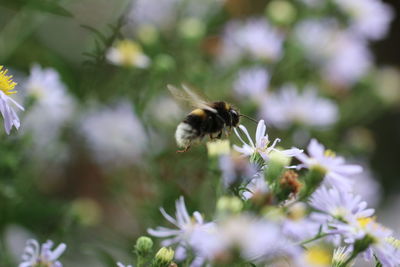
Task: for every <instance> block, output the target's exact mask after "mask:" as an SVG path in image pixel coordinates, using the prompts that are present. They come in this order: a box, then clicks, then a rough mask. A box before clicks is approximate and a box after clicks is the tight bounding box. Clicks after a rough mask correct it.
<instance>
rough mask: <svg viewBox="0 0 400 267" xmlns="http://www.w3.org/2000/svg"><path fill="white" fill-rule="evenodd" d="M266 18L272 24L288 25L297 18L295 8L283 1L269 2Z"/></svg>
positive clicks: (288, 2)
mask: <svg viewBox="0 0 400 267" xmlns="http://www.w3.org/2000/svg"><path fill="white" fill-rule="evenodd" d="M265 12H266V15H267V17H268V18H269V19H270V20H271V21H272V22H274V23H276V24H280V25H288V24H291V23H293V22H294V20H295V19H296V16H297V10H296V8H295V7H294V6H293V5H292V4H291V3H290V1H285V0H273V1H271V2H270V3H269V4H268V6H267V8H266V10H265Z"/></svg>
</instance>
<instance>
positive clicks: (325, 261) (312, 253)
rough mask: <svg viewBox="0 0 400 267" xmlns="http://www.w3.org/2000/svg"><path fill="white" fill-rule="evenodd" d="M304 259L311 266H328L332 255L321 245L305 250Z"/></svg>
mask: <svg viewBox="0 0 400 267" xmlns="http://www.w3.org/2000/svg"><path fill="white" fill-rule="evenodd" d="M305 258H306V261H307V262H308V263H309V264H310V265H312V266H330V263H331V259H332V255H331V253H330V252H329V251H328V250H327V249H325V248H322V247H310V248H308V250H307V251H306V252H305Z"/></svg>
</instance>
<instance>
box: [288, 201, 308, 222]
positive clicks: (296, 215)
mask: <svg viewBox="0 0 400 267" xmlns="http://www.w3.org/2000/svg"><path fill="white" fill-rule="evenodd" d="M306 213H307V208H306V206H305V205H304V204H303V203H297V204H295V205H293V206H292V207H291V208H290V209H289V210H288V215H287V216H288V218H289V219H291V220H293V221H300V220H301V219H303V218H304V217H305V216H306Z"/></svg>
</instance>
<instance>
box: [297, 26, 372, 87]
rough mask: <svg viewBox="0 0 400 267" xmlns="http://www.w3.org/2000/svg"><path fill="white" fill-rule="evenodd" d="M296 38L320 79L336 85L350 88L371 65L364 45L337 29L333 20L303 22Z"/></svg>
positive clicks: (355, 37) (362, 41)
mask: <svg viewBox="0 0 400 267" xmlns="http://www.w3.org/2000/svg"><path fill="white" fill-rule="evenodd" d="M295 35H296V37H297V39H298V40H299V42H300V44H301V45H302V46H303V48H304V50H305V53H306V55H307V57H308V58H309V59H310V61H311V62H313V63H315V64H317V65H319V66H320V67H321V68H322V76H323V77H325V79H327V80H329V81H330V82H333V83H335V84H338V85H342V86H348V85H352V84H353V83H354V82H356V81H357V80H359V79H360V78H361V77H362V76H363V75H365V74H366V73H367V71H368V70H369V68H370V67H371V65H372V56H371V53H370V51H369V49H368V47H367V42H366V41H365V40H364V39H362V38H359V37H358V36H356V35H354V34H352V33H351V32H349V31H345V30H342V29H340V27H339V25H338V23H337V22H336V21H335V20H330V19H323V20H318V19H309V20H305V21H302V22H300V23H299V24H298V25H297V26H296V28H295Z"/></svg>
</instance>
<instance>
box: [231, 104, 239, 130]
mask: <svg viewBox="0 0 400 267" xmlns="http://www.w3.org/2000/svg"><path fill="white" fill-rule="evenodd" d="M229 114H230V115H231V122H232V126H233V127H237V126H238V124H239V117H240V115H239V111H238V110H236V109H234V108H231V109H229Z"/></svg>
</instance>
